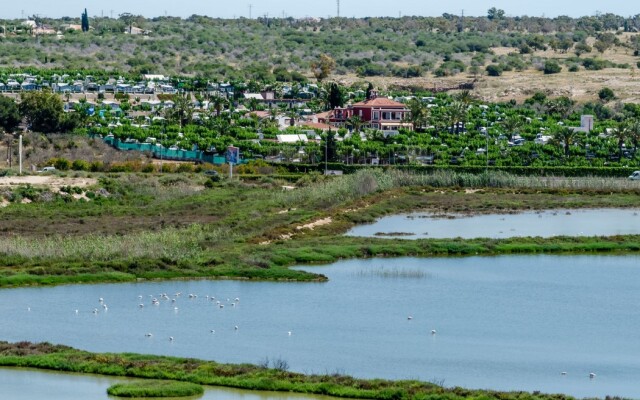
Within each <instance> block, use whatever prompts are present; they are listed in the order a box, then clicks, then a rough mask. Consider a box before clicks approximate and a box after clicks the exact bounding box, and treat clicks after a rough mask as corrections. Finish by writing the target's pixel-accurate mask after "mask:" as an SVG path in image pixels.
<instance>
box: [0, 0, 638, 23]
mask: <svg viewBox="0 0 640 400" xmlns="http://www.w3.org/2000/svg"><path fill="white" fill-rule="evenodd" d="M2 3H4V4H2V7H0V19H12V18H22V17H23V16H25V17H26V16H29V15H36V14H37V15H40V16H42V17H51V18H59V17H63V16H71V17H76V16H77V17H80V14H82V11H83V10H84V8H85V7H86V8H87V10H88V13H89V16H90V17H91V16H114V17H117V16H118V14H121V13H125V12H129V13H132V14H136V15H143V16H145V17H157V16H161V15H170V16H179V17H188V16H190V15H193V14H198V15H207V16H210V17H216V18H234V17H245V18H249V10H250V9H251V17H252V18H256V17H258V16H264V15H266V14H268V16H271V17H274V16H276V17H282V16H286V17H290V16H291V17H295V18H301V17H328V16H331V17H334V16H336V14H337V0H235V1H230V2H229V1H222V0H180V1H176V0H109V1H96V0H22V1H10V0H3V1H2ZM491 7H496V8H499V9H502V10H504V11H505V14H506V15H509V16H524V15H528V16H536V17H540V16H545V17H555V16H558V15H568V16H571V17H580V16H585V15H595V14H596V13H598V12H600V13H614V14H618V15H622V16H631V15H636V14H640V4H639V3H636V2H635V1H634V0H611V1H602V0H535V1H524V0H517V1H513V0H511V1H507V0H491V1H483V0H447V1H442V0H340V16H343V17H377V16H389V17H398V16H399V15H402V16H405V15H419V16H440V15H442V14H443V13H450V14H460V13H461V12H462V11H463V10H464V14H465V15H471V16H482V15H486V14H487V10H488V9H489V8H491Z"/></svg>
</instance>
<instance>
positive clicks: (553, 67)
mask: <svg viewBox="0 0 640 400" xmlns="http://www.w3.org/2000/svg"><path fill="white" fill-rule="evenodd" d="M543 71H544V73H545V75H550V74H557V73H558V72H560V71H562V67H561V66H560V64H558V62H557V61H554V60H547V62H545V63H544V70H543Z"/></svg>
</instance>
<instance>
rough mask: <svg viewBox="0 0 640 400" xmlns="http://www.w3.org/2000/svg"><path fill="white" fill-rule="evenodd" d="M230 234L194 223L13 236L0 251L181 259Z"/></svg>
mask: <svg viewBox="0 0 640 400" xmlns="http://www.w3.org/2000/svg"><path fill="white" fill-rule="evenodd" d="M230 236H231V235H230V233H229V232H228V230H227V229H224V228H209V227H206V226H203V225H198V224H194V225H191V226H189V227H187V228H182V229H177V228H166V229H163V230H160V231H153V232H151V231H144V232H138V233H135V234H129V235H124V236H117V235H104V236H103V235H87V236H82V237H68V236H61V235H60V236H50V237H46V238H30V237H10V238H5V239H3V240H2V241H0V254H4V255H6V256H20V257H24V258H42V259H85V260H92V261H109V260H113V259H132V258H154V259H155V258H165V259H170V260H174V261H180V260H187V259H191V258H195V257H196V256H198V255H200V254H201V253H202V250H203V249H202V246H201V243H202V242H205V241H206V242H209V243H211V242H215V241H219V240H222V239H228V238H229V237H230Z"/></svg>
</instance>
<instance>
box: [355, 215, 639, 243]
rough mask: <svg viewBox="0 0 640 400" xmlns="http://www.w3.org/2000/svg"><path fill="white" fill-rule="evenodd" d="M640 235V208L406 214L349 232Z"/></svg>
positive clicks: (498, 236)
mask: <svg viewBox="0 0 640 400" xmlns="http://www.w3.org/2000/svg"><path fill="white" fill-rule="evenodd" d="M638 234H640V210H637V209H607V208H604V209H589V210H587V209H581V210H568V209H566V210H551V211H535V212H524V213H517V214H489V215H472V216H471V215H461V214H425V213H414V214H403V215H394V216H389V217H384V218H381V219H380V220H378V221H377V222H375V223H373V224H370V225H361V226H356V227H355V228H353V229H351V230H350V231H349V232H348V233H347V235H349V236H363V237H381V238H401V239H429V238H431V239H448V238H456V237H460V238H464V239H472V238H481V237H482V238H494V239H503V238H510V237H526V236H539V237H552V236H613V235H638Z"/></svg>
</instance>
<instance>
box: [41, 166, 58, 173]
mask: <svg viewBox="0 0 640 400" xmlns="http://www.w3.org/2000/svg"><path fill="white" fill-rule="evenodd" d="M55 170H56V167H53V166H50V167H44V168H42V169H41V170H40V171H38V172H54V171H55Z"/></svg>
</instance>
